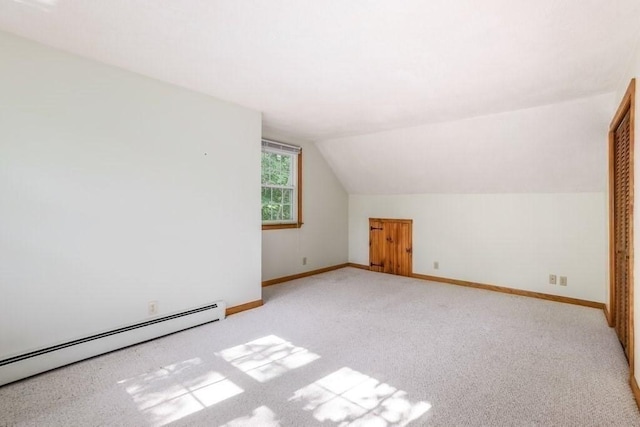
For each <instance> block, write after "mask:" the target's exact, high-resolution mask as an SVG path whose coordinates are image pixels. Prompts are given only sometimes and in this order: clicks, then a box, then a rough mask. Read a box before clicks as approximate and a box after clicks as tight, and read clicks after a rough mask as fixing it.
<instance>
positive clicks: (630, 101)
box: [605, 79, 635, 380]
mask: <svg viewBox="0 0 640 427" xmlns="http://www.w3.org/2000/svg"><path fill="white" fill-rule="evenodd" d="M627 113H628V114H629V126H630V140H629V192H630V194H629V204H630V206H629V218H628V221H629V250H628V255H629V261H628V266H629V272H628V285H629V294H628V307H627V313H628V319H627V320H628V324H627V330H628V342H627V346H628V348H627V356H628V358H629V373H630V380H633V378H634V372H635V370H634V342H635V339H634V321H633V319H634V310H633V299H634V296H633V295H634V276H633V269H634V253H633V234H634V233H633V217H634V200H633V193H634V182H633V181H634V179H633V178H634V131H635V79H632V80H631V82H630V83H629V86H628V88H627V91H626V93H625V95H624V97H623V98H622V102H621V103H620V106H619V107H618V110H617V111H616V114H615V116H614V117H613V120H612V121H611V125H610V126H609V304H608V307H605V312H606V316H607V322H608V323H609V326H611V327H613V326H615V319H616V312H615V310H616V303H617V301H616V250H617V248H616V243H617V242H616V233H615V231H616V227H615V225H616V224H615V133H616V129H617V128H618V126H620V124H621V123H622V121H623V119H624V118H625V116H626V115H627Z"/></svg>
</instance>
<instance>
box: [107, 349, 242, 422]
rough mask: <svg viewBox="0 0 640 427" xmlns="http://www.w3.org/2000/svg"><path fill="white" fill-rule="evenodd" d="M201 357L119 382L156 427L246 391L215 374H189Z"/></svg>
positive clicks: (211, 372) (210, 372)
mask: <svg viewBox="0 0 640 427" xmlns="http://www.w3.org/2000/svg"><path fill="white" fill-rule="evenodd" d="M201 363H202V361H201V360H200V359H199V358H195V359H189V360H185V361H183V362H180V363H176V364H173V365H169V366H165V367H163V368H161V369H159V370H157V371H154V372H151V373H147V374H142V375H139V376H137V377H134V378H130V379H127V380H122V381H119V382H118V384H121V385H122V386H123V387H124V389H125V390H126V391H127V393H129V395H130V396H131V397H132V399H133V401H134V403H135V404H136V406H137V407H138V409H139V410H140V411H141V412H142V413H143V414H144V415H145V416H146V417H147V418H148V420H149V422H150V423H151V424H152V425H154V426H163V425H166V424H169V423H171V422H173V421H176V420H179V419H181V418H184V417H186V416H188V415H191V414H193V413H195V412H198V411H200V410H202V409H204V408H207V407H210V406H212V405H215V404H216V403H219V402H222V401H223V400H226V399H228V398H230V397H233V396H235V395H238V394H240V393H242V392H243V391H244V390H243V389H241V388H240V387H238V386H237V385H235V384H234V383H233V382H231V381H229V380H228V379H227V378H226V377H224V376H223V375H222V374H220V373H218V372H214V371H209V372H206V373H202V374H198V375H189V370H190V369H192V368H194V367H195V366H197V365H200V364H201Z"/></svg>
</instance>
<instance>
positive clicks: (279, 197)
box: [262, 150, 297, 223]
mask: <svg viewBox="0 0 640 427" xmlns="http://www.w3.org/2000/svg"><path fill="white" fill-rule="evenodd" d="M296 160H297V155H294V154H283V153H280V152H277V151H273V152H272V151H268V150H263V152H262V221H263V222H265V223H270V222H271V223H281V222H295V221H296V218H295V202H296V199H295V197H296V194H295V193H294V192H295V190H296V188H295V185H296V182H295V179H296V176H295V172H296Z"/></svg>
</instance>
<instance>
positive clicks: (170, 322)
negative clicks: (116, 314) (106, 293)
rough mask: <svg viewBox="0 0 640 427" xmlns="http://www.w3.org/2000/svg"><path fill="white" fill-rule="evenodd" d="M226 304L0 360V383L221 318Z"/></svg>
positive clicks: (215, 303) (156, 319)
mask: <svg viewBox="0 0 640 427" xmlns="http://www.w3.org/2000/svg"><path fill="white" fill-rule="evenodd" d="M225 311H226V304H225V303H224V302H223V301H216V302H214V303H211V304H208V305H206V306H202V307H198V308H194V309H191V310H186V311H183V312H179V313H173V314H170V315H166V316H160V317H155V318H152V319H150V320H147V321H144V322H140V323H135V324H131V325H128V326H124V327H120V328H117V329H113V330H110V331H105V332H101V333H97V334H94V335H89V336H86V337H83V338H79V339H75V340H72V341H67V342H64V343H60V344H57V345H53V346H50V347H46V348H41V349H37V350H34V351H30V352H26V353H22V354H18V355H15V356H11V357H8V358H6V359H3V360H0V385H4V384H8V383H11V382H13V381H17V380H20V379H23V378H27V377H30V376H32V375H36V374H39V373H41V372H45V371H48V370H50V369H54V368H59V367H61V366H64V365H68V364H70V363H74V362H78V361H80V360H84V359H88V358H90V357H94V356H98V355H100V354H104V353H108V352H110V351H113V350H118V349H120V348H124V347H128V346H130V345H133V344H138V343H141V342H144V341H148V340H151V339H154V338H159V337H161V336H164V335H168V334H172V333H174V332H178V331H182V330H185V329H188V328H191V327H194V326H198V325H202V324H205V323H209V322H215V321H217V320H222V319H224V317H225Z"/></svg>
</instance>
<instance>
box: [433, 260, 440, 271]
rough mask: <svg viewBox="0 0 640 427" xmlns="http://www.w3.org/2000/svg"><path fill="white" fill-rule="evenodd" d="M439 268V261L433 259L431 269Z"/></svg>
mask: <svg viewBox="0 0 640 427" xmlns="http://www.w3.org/2000/svg"><path fill="white" fill-rule="evenodd" d="M439 268H440V263H439V262H438V261H434V262H433V269H434V270H437V269H439Z"/></svg>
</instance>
